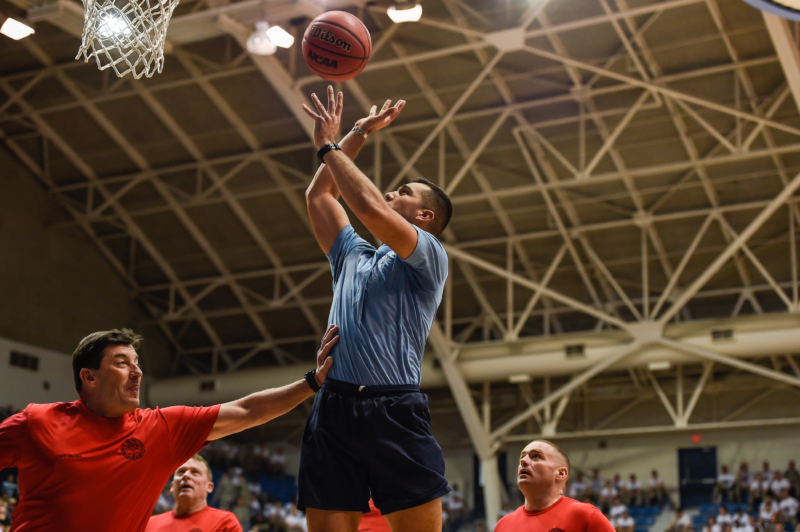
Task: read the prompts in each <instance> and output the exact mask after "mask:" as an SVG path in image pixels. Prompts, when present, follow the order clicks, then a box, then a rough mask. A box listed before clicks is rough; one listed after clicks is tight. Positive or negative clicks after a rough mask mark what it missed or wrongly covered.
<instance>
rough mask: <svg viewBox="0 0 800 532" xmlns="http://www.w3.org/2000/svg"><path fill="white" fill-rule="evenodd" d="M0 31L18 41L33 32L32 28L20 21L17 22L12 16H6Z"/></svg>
mask: <svg viewBox="0 0 800 532" xmlns="http://www.w3.org/2000/svg"><path fill="white" fill-rule="evenodd" d="M0 33H2V34H3V35H5V36H7V37H11V38H12V39H14V40H15V41H18V40H20V39H24V38H25V37H27V36H28V35H30V34H32V33H35V32H34V31H33V28H31V27H29V26H26V25H25V24H23V23H22V22H18V21H16V20H14V19H13V18H7V19H6V21H5V22H4V23H3V26H2V27H0Z"/></svg>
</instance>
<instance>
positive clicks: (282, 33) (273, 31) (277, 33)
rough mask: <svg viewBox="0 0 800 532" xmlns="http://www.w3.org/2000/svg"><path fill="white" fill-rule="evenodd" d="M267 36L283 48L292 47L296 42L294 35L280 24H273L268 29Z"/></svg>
mask: <svg viewBox="0 0 800 532" xmlns="http://www.w3.org/2000/svg"><path fill="white" fill-rule="evenodd" d="M267 36H268V37H269V39H270V40H271V41H272V42H273V43H275V46H279V47H281V48H291V47H292V45H293V44H294V37H292V34H291V33H288V32H287V31H286V30H285V29H283V28H281V27H280V26H272V27H271V28H270V29H268V30H267Z"/></svg>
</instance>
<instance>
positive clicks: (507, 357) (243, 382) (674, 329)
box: [147, 314, 800, 406]
mask: <svg viewBox="0 0 800 532" xmlns="http://www.w3.org/2000/svg"><path fill="white" fill-rule="evenodd" d="M722 329H731V330H732V331H733V337H732V338H731V339H725V340H722V341H713V340H712V337H711V333H712V331H717V330H722ZM664 336H665V337H668V338H670V339H674V340H680V341H682V342H685V343H688V344H690V345H694V346H698V347H703V348H706V349H713V350H715V351H717V352H719V353H723V354H726V355H730V356H733V357H738V358H747V357H754V356H770V355H779V354H786V353H792V352H796V351H797V350H798V346H800V316H798V315H793V314H776V315H764V316H756V317H740V318H732V319H722V320H702V321H692V322H687V323H682V324H676V325H671V326H668V327H667V328H666V330H665V331H664ZM630 342H631V339H630V338H629V337H628V336H627V335H626V334H625V333H623V332H620V331H606V332H599V333H592V334H576V335H559V336H558V337H557V338H540V339H532V340H520V341H516V342H486V343H478V344H471V345H467V346H463V347H462V348H461V354H460V355H459V357H458V360H457V362H456V366H457V367H458V368H459V370H460V371H461V373H462V374H463V375H464V378H465V379H466V380H467V382H468V383H480V382H486V381H493V382H497V381H507V380H508V379H509V378H510V377H511V376H512V375H514V376H519V375H530V376H531V377H532V378H538V377H545V376H564V375H572V374H575V373H578V372H581V371H583V370H585V369H587V368H589V367H591V366H593V365H594V364H596V363H597V362H599V361H601V360H603V359H605V358H606V357H608V356H611V355H612V354H613V353H614V352H616V351H618V350H619V349H621V348H624V347H625V346H626V345H627V344H629V343H630ZM581 344H582V345H583V346H584V353H583V355H582V356H576V357H569V358H568V357H567V355H566V347H567V346H574V345H581ZM434 360H435V356H434V355H433V354H432V353H426V355H425V357H424V359H423V363H422V388H424V389H431V388H440V387H444V386H446V385H447V383H446V381H445V378H444V374H443V373H442V371H441V370H440V369H438V368H437V367H434ZM696 361H698V359H696V358H694V357H692V356H690V355H687V354H685V353H682V352H678V351H675V350H672V349H669V348H666V347H663V346H660V345H651V346H647V347H645V348H643V349H642V350H641V351H640V352H638V353H637V354H635V355H632V356H630V357H626V358H625V359H623V361H621V362H620V363H618V364H616V365H614V366H611V368H609V369H610V370H619V369H626V368H630V367H641V366H647V365H648V364H650V363H651V362H662V363H663V362H668V363H670V364H686V363H691V362H696ZM309 369H311V364H309V365H308V366H305V365H303V364H296V365H290V366H279V367H270V368H259V369H251V370H243V371H237V372H232V373H218V374H215V375H191V376H187V377H178V378H173V379H164V380H159V381H155V382H152V383H151V384H150V386H149V388H148V389H147V399H148V403H149V404H150V405H151V406H156V405H157V406H169V405H176V404H181V405H194V404H205V405H210V404H216V403H222V402H226V401H232V400H234V399H238V398H239V397H242V396H245V395H247V394H250V393H253V392H257V391H260V390H263V389H266V388H273V387H278V386H283V385H285V384H288V383H290V382H293V381H296V380H299V379H301V378H302V376H303V373H305V372H306V371H308V370H309ZM207 381H213V382H214V389H213V391H204V392H201V391H200V384H201V383H202V382H207Z"/></svg>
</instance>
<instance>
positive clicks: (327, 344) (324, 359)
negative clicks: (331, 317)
mask: <svg viewBox="0 0 800 532" xmlns="http://www.w3.org/2000/svg"><path fill="white" fill-rule="evenodd" d="M339 94H341V93H339ZM338 330H339V326H338V325H331V326H329V327H328V330H327V331H325V336H323V337H322V343H321V344H320V346H319V351H317V373H316V374H315V375H314V378H315V379H317V384H319V385H320V386H322V383H323V382H325V379H326V378H327V377H328V370H329V369H331V366H333V357H331V356H328V353H330V352H331V349H333V346H334V345H336V342H338V341H339V335H338V334H336V331H338ZM334 335H335V336H334Z"/></svg>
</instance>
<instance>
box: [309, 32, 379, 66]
mask: <svg viewBox="0 0 800 532" xmlns="http://www.w3.org/2000/svg"><path fill="white" fill-rule="evenodd" d="M303 42H307V43H308V44H309V45H310V46H314V47H315V48H319V49H320V50H323V51H325V52H328V53H329V54H333V55H338V56H341V57H346V58H348V59H358V60H359V61H366V60H367V59H369V57H355V56H352V55H347V54H343V53H340V52H334V51H333V50H328V49H327V48H323V47H322V46H320V45H318V44H316V43H313V42H311V41H309V40H308V39H306V38H305V37H303ZM361 47H362V48H363V47H364V46H363V45H362V46H361Z"/></svg>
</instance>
